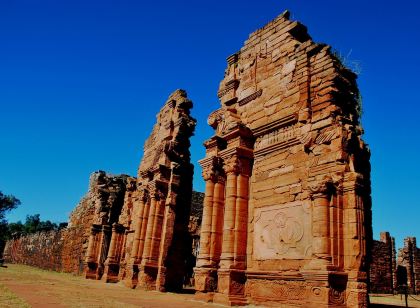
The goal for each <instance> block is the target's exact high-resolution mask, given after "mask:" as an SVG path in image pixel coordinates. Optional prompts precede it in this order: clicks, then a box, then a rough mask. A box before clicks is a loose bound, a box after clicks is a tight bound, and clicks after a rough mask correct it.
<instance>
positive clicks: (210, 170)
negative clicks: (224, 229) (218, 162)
mask: <svg viewBox="0 0 420 308" xmlns="http://www.w3.org/2000/svg"><path fill="white" fill-rule="evenodd" d="M202 167H203V178H204V180H205V181H206V191H205V195H204V204H203V221H202V223H201V233H200V252H199V255H198V257H197V265H196V267H195V268H194V278H195V289H196V290H197V293H196V298H197V299H204V300H207V301H208V300H212V296H213V292H214V291H215V290H216V288H217V268H215V267H214V266H213V262H212V259H211V253H212V230H213V229H212V226H213V224H214V223H215V220H214V219H213V211H214V207H215V204H214V203H215V197H216V196H215V189H216V184H215V182H216V180H217V178H216V174H215V167H216V166H215V165H214V161H212V162H211V163H210V164H209V165H205V166H202ZM217 195H218V196H217V197H218V198H220V196H219V195H220V194H219V193H218V194H217ZM213 253H214V251H213Z"/></svg>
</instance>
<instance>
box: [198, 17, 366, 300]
mask: <svg viewBox="0 0 420 308" xmlns="http://www.w3.org/2000/svg"><path fill="white" fill-rule="evenodd" d="M227 62H228V63H227V69H226V70H225V75H224V79H223V80H222V81H221V82H220V87H219V91H218V95H219V99H220V103H221V106H220V108H218V109H217V110H216V111H215V112H213V113H211V114H210V116H209V120H208V123H209V125H211V126H212V127H213V129H214V130H215V132H214V136H212V137H211V138H210V139H209V140H207V141H206V142H205V143H204V145H205V147H206V157H205V158H204V159H203V160H201V161H200V164H201V166H202V167H203V177H204V179H205V180H206V195H205V198H204V200H205V201H204V209H203V225H202V229H201V239H200V253H199V255H198V258H197V259H198V262H197V267H196V269H195V278H196V281H197V282H199V283H197V285H196V290H197V297H198V298H205V299H206V300H213V301H215V302H220V303H222V304H228V305H244V304H259V303H261V304H265V303H266V302H267V303H269V304H270V305H272V306H276V305H280V304H281V305H283V304H284V305H285V306H286V305H289V304H290V305H293V306H298V305H301V306H305V305H306V306H307V305H309V304H311V305H313V306H314V305H315V306H317V307H318V306H319V307H325V306H328V305H335V306H345V305H347V304H351V305H353V306H359V307H363V306H364V305H365V304H366V299H367V284H366V283H367V281H366V271H367V263H366V260H367V259H368V246H367V245H368V243H369V241H370V238H371V234H372V233H371V199H370V174H369V172H370V165H369V149H368V148H367V146H366V145H365V144H364V143H363V141H362V138H361V135H362V132H363V130H362V128H361V124H360V121H359V112H358V110H359V107H358V106H359V104H358V101H357V94H358V90H357V85H356V75H355V74H353V73H352V72H351V71H349V70H348V69H346V68H345V67H344V66H343V65H342V64H341V63H340V61H339V59H337V58H336V57H335V56H334V55H333V53H332V52H331V48H330V47H329V46H326V45H323V44H317V43H315V42H313V41H312V39H311V37H310V36H309V34H308V33H307V29H306V27H305V26H303V25H301V24H300V23H299V22H294V21H291V20H289V13H288V12H285V13H284V14H282V15H280V16H279V17H277V18H275V19H274V20H273V21H271V22H270V23H268V24H267V25H266V26H264V27H263V28H261V29H259V30H257V31H255V32H254V33H252V34H251V35H250V36H249V38H248V40H247V41H245V45H244V46H243V47H242V48H241V49H240V51H239V52H237V53H235V54H234V55H232V56H230V57H229V58H228V59H227ZM214 162H218V163H215V164H213V163H214ZM210 166H211V167H210ZM221 167H223V170H222V169H221ZM245 170H246V171H245ZM232 277H238V279H232ZM343 277H344V278H343ZM345 279H348V281H347V283H346V284H343V285H344V287H342V285H340V288H341V287H342V288H341V289H340V288H337V287H336V282H337V281H340V282H341V281H345ZM208 281H217V291H216V292H214V291H215V288H214V287H212V288H211V289H210V288H206V284H205V282H208ZM235 290H241V292H240V294H238V293H237V292H236V291H235ZM351 294H357V296H350V295H351ZM347 298H348V302H347Z"/></svg>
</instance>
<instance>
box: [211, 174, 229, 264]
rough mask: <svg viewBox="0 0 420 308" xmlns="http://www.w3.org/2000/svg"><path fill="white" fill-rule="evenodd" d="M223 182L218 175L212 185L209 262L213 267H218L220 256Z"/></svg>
mask: <svg viewBox="0 0 420 308" xmlns="http://www.w3.org/2000/svg"><path fill="white" fill-rule="evenodd" d="M225 182H226V179H225V177H224V176H223V175H218V176H217V181H216V183H215V185H214V197H213V211H212V224H211V239H210V241H211V242H210V243H211V246H210V262H211V264H212V265H213V266H218V264H219V261H220V254H221V252H222V236H223V209H224V206H225Z"/></svg>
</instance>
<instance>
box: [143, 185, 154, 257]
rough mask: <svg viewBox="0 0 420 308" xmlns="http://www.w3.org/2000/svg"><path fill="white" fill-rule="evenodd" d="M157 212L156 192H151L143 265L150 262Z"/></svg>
mask: <svg viewBox="0 0 420 308" xmlns="http://www.w3.org/2000/svg"><path fill="white" fill-rule="evenodd" d="M155 211H156V192H155V191H151V192H150V208H149V213H148V214H149V215H148V220H147V229H146V234H145V242H144V250H143V256H142V264H144V263H146V262H148V261H149V260H150V252H151V249H152V234H153V223H154V218H155Z"/></svg>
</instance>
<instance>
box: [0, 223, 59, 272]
mask: <svg viewBox="0 0 420 308" xmlns="http://www.w3.org/2000/svg"><path fill="white" fill-rule="evenodd" d="M62 234H63V230H61V231H49V232H39V233H35V234H31V235H27V236H22V237H20V238H18V239H14V240H11V241H8V242H7V243H6V248H5V251H4V259H5V262H9V263H19V264H26V265H30V266H36V267H39V268H43V269H47V270H54V271H61V270H62V269H63V268H62V251H63V239H62Z"/></svg>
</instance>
